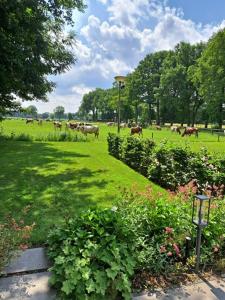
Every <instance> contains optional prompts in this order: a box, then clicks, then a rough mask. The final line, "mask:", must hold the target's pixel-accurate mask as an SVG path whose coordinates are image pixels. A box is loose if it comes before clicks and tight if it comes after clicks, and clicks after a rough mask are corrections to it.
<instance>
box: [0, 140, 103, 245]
mask: <svg viewBox="0 0 225 300" xmlns="http://www.w3.org/2000/svg"><path fill="white" fill-rule="evenodd" d="M85 158H89V155H84V154H82V153H78V152H76V151H73V152H69V151H60V150H58V149H56V148H54V147H53V146H52V145H51V144H50V143H32V142H31V143H28V142H12V141H8V142H4V143H1V145H0V220H1V219H3V218H4V216H6V215H8V214H9V215H12V216H13V217H16V218H17V217H20V216H21V215H22V210H23V208H24V207H25V206H27V205H31V209H30V212H29V213H28V214H27V215H26V216H25V221H27V222H35V223H36V224H37V226H36V230H35V232H34V234H33V240H34V242H35V243H37V242H42V241H43V240H44V239H45V238H46V235H47V232H46V231H48V229H49V227H50V226H51V225H53V224H55V223H57V222H60V221H61V220H62V219H63V217H67V216H73V215H74V214H77V212H78V211H79V210H81V209H85V208H86V207H90V206H92V205H95V204H96V193H97V192H98V190H100V189H103V188H105V187H106V185H107V184H108V182H109V181H107V180H105V179H104V178H103V176H99V175H101V174H103V175H104V173H105V172H107V171H106V170H102V169H99V170H91V169H89V168H87V167H82V164H81V165H78V168H73V167H71V164H73V166H74V164H75V165H76V163H77V162H76V161H77V160H79V159H85Z"/></svg>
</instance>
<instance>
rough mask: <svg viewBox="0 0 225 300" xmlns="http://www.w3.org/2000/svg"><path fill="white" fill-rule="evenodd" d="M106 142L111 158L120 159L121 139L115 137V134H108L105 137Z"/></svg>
mask: <svg viewBox="0 0 225 300" xmlns="http://www.w3.org/2000/svg"><path fill="white" fill-rule="evenodd" d="M107 141H108V151H109V154H111V155H112V156H114V157H116V158H118V159H120V158H121V152H122V142H123V138H121V137H120V136H118V135H116V134H115V133H109V134H108V137H107Z"/></svg>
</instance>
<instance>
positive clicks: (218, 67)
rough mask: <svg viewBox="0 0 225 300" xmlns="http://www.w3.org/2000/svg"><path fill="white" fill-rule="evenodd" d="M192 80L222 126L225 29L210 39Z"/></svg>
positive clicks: (220, 126) (215, 120)
mask: <svg viewBox="0 0 225 300" xmlns="http://www.w3.org/2000/svg"><path fill="white" fill-rule="evenodd" d="M192 80H193V82H194V83H195V84H196V85H198V87H199V92H200V94H201V95H202V96H203V97H204V98H205V99H206V103H207V110H208V112H209V113H210V118H211V121H214V122H217V123H218V125H219V128H222V125H223V119H224V118H225V111H224V105H225V29H223V30H221V31H219V32H218V33H217V34H215V35H214V36H213V37H212V38H211V39H210V40H209V42H208V44H207V47H206V49H205V50H204V52H203V53H202V56H201V57H200V58H199V60H198V66H197V67H196V69H195V72H193V76H192Z"/></svg>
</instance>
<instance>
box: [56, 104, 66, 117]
mask: <svg viewBox="0 0 225 300" xmlns="http://www.w3.org/2000/svg"><path fill="white" fill-rule="evenodd" d="M64 112H65V109H64V107H63V106H57V107H56V108H55V109H54V116H55V118H56V119H59V120H60V119H62V118H63V116H64Z"/></svg>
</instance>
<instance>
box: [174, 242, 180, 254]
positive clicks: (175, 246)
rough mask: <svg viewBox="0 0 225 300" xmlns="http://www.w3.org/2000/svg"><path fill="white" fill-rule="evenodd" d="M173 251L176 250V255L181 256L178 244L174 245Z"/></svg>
mask: <svg viewBox="0 0 225 300" xmlns="http://www.w3.org/2000/svg"><path fill="white" fill-rule="evenodd" d="M173 249H174V250H175V252H176V254H177V255H179V254H180V249H179V247H178V246H177V244H173Z"/></svg>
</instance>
